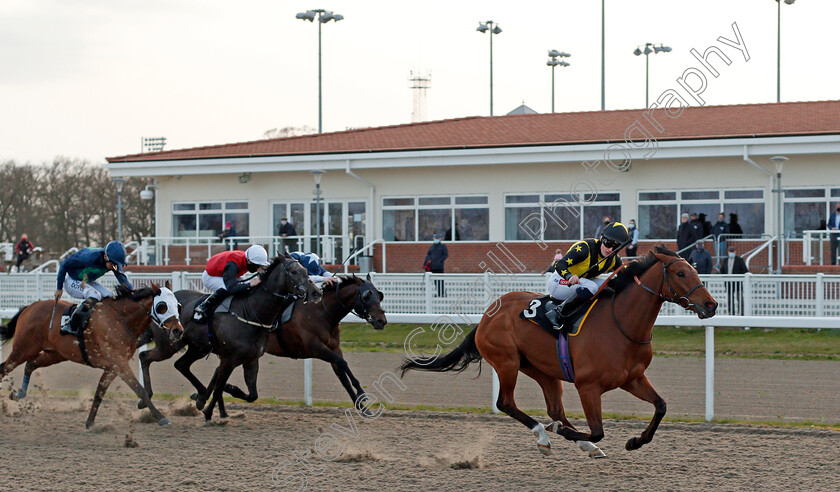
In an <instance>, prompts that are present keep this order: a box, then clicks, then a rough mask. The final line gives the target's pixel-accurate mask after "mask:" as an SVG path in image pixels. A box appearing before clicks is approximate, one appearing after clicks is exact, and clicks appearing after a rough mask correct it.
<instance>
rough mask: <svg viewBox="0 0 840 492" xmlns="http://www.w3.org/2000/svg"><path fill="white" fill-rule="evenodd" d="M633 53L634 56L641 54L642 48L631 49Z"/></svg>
mask: <svg viewBox="0 0 840 492" xmlns="http://www.w3.org/2000/svg"><path fill="white" fill-rule="evenodd" d="M633 54H634V55H636V56H639V55H641V54H642V50H640V49H639V48H636V49H635V50H633Z"/></svg>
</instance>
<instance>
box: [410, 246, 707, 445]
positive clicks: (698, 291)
mask: <svg viewBox="0 0 840 492" xmlns="http://www.w3.org/2000/svg"><path fill="white" fill-rule="evenodd" d="M656 265H660V266H661V268H658V267H656ZM537 295H538V294H535V293H529V292H511V293H508V294H505V295H504V296H502V297H501V298H500V299H498V300H497V302H496V304H494V305H492V306H491V307H490V308H489V309H488V310H487V311H486V312H485V313H484V316H482V318H481V321H480V322H479V324H478V327H477V328H476V329H475V330H473V331H472V332H470V333H469V334H468V335H467V337H466V339H465V340H464V341H463V342H462V343H461V345H460V346H459V347H458V348H456V349H455V350H453V351H452V352H450V353H449V354H446V355H444V356H441V357H437V358H435V357H428V358H421V359H417V360H406V361H405V362H404V363H403V364H402V374H403V375H405V373H406V371H408V370H411V369H415V370H426V371H437V372H445V371H456V372H461V371H464V370H465V369H466V368H467V366H468V365H469V364H470V363H472V362H475V361H479V360H481V359H482V358H483V359H486V360H487V362H488V363H489V364H490V365H491V366H493V368H494V369H495V370H496V372H497V373H498V375H499V382H500V385H501V388H500V393H499V397H498V399H497V401H496V406H497V407H498V408H499V409H500V410H502V411H503V412H505V413H506V414H508V415H510V416H511V417H513V418H514V419H516V420H518V421H519V422H522V423H523V424H524V425H525V426H526V427H528V428H529V429H531V431H532V432H533V433H534V434H535V435H536V436H537V438H538V440H537V446H538V448H539V450H540V451H541V452H543V453H544V454H549V453H550V451H551V443H550V441H549V439H548V435H547V434H546V432H545V431H546V428H545V427H544V426H543V424H541V423H539V422H537V421H536V420H534V419H533V418H531V417H529V416H528V415H526V414H525V413H523V412H522V411H520V410H519V409H518V408H517V407H516V403H515V402H514V398H513V390H514V387H515V386H516V377H517V374H518V373H519V371H522V372H523V373H525V374H526V375H528V376H530V377H531V378H533V379H534V380H535V381H537V383H539V385H540V387H541V388H542V390H543V395H544V396H545V401H546V406H547V407H548V415H549V417H551V419H552V420H553V422H552V423H551V424H549V426H548V429H549V430H554V431H556V432H557V433H558V434H560V435H561V436H563V437H565V438H566V439H568V440H571V441H578V444H579V445H580V446H581V449H584V450H585V451H590V456H593V457H595V456H599V455H594V454H593V453H592V451H595V450H597V447H595V446H593V445H591V444H589V443H595V442H598V441H600V440H601V439H602V438H603V437H604V428H603V425H602V421H601V395H602V394H604V393H605V392H607V391H610V390H612V389H615V388H621V389H623V390H625V391H627V392H628V393H630V394H632V395H633V396H635V397H637V398H639V399H642V400H644V401H647V402H649V403H652V404H653V406H654V408H655V413H654V416H653V419H652V420H651V422H650V424H649V425H648V426H647V428H646V429H645V430H644V432H642V434H641V436H640V437H633V438H631V439H630V440H628V441H627V444H626V446H625V448H626V449H627V450H634V449H638V448H640V447H641V446H642V445H644V444H647V443H649V442H651V440H652V439H653V435H654V433H655V432H656V428H657V427H658V426H659V422H660V421H661V420H662V417H664V416H665V409H666V407H665V400H663V399H662V397H660V396H659V395H658V394H657V393H656V390H654V388H653V386H652V385H651V383H650V381H648V378H647V376H645V370H646V369H647V367H648V365H649V364H650V361H651V358H652V357H653V349H652V348H651V344H650V341H651V338H652V333H653V324H654V322H655V320H656V317H657V315H658V314H659V311H660V308H661V307H662V304H663V303H664V302H665V301H668V302H673V303H676V304H679V305H680V306H682V307H683V308H685V309H690V310H692V311H694V312H695V313H697V315H698V316H699V317H700V318H701V319H702V318H709V317H712V316H714V314H715V310H716V309H717V303H716V302H715V300H714V298H712V296H711V295H710V294H709V292H708V291H707V290H706V288H705V287H703V284H702V283H701V282H700V279H699V277H698V276H697V272H696V271H695V270H694V268H692V267H691V265H689V264H688V262H687V261H685V260H684V259H682V258H680V257H679V256H677V255H676V254H675V253H673V252H671V251H668V250H667V249H665V248H664V247H663V246H662V245H658V246H657V247H656V248H655V249H654V251H653V252H652V253H650V254H649V255H648V256H647V257H646V258H645V259H643V260H641V261H634V262H630V263H629V264H627V265H624V266H623V267H622V268H621V269H620V271H619V272H618V273H617V275H616V276H615V277H614V278H613V279H612V280H610V281H609V283H608V288H607V289H605V291H604V292H603V293H601V294H599V296H598V299H599V300H598V302H596V304H595V305H594V306H593V307H592V308H591V309H590V311H589V313H588V315H587V318H586V322H585V325H584V326H583V327H582V328H581V331H580V332H579V333H578V334H577V336H574V337H569V352H570V353H571V359H572V366H573V369H574V378H573V379H574V384H575V387H576V388H577V391H578V393H579V395H580V401H581V404H582V406H583V411H584V413H585V415H586V421H587V423H588V424H589V429H590V432H589V433H585V432H579V431H578V430H577V429H575V428H574V427H573V426H572V424H571V423H569V421H568V419H567V418H566V415H565V412H564V410H563V403H562V394H563V388H562V385H561V379H562V377H563V374H562V371H561V366H560V362H559V361H558V355H557V351H556V350H555V345H556V342H555V340H554V338H553V337H552V336H551V335H550V334H548V333H547V332H546V331H545V330H543V329H542V328H541V327H539V326H537V325H536V324H534V323H531V322H530V321H528V320H525V319H521V318H520V317H519V313H521V312H522V311H523V310H525V309H527V308H528V307H529V303H530V302H531V301H532V300H533V299H534V298H535V297H536V296H537ZM587 444H589V446H590V447H589V448H587V447H586V445H587ZM593 448H594V449H593ZM598 452H600V450H598ZM603 456H604V455H603V453H601V454H600V457H603Z"/></svg>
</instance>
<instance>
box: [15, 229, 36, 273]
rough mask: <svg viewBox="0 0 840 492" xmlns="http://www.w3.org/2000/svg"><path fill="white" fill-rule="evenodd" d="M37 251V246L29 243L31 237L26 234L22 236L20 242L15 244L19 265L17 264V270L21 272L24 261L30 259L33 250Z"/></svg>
mask: <svg viewBox="0 0 840 492" xmlns="http://www.w3.org/2000/svg"><path fill="white" fill-rule="evenodd" d="M33 249H35V246H33V245H32V243H31V242H30V241H29V237H28V236H27V235H26V234H21V235H20V241H18V243H17V244H15V253H17V263H15V270H16V271H18V272H20V271H21V269H20V267H21V265H22V264H23V262H24V261H26V260H27V259H28V258H29V255H30V253H32V250H33Z"/></svg>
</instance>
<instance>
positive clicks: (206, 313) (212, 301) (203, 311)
mask: <svg viewBox="0 0 840 492" xmlns="http://www.w3.org/2000/svg"><path fill="white" fill-rule="evenodd" d="M227 296H228V291H227V290H225V289H219V290H217V291H216V292H213V293H212V294H210V297H208V298H207V299H205V300H204V302H202V303H201V304H199V305H198V306H196V307H195V310H194V311H193V320H194V321H197V322H199V323H207V318H208V317H210V316H213V312H214V311H216V308H217V307H219V304H221V303H222V301H223V300H224V298H225V297H227Z"/></svg>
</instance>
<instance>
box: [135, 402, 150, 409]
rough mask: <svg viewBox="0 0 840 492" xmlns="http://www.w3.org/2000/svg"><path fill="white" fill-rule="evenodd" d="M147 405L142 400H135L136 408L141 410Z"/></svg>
mask: <svg viewBox="0 0 840 492" xmlns="http://www.w3.org/2000/svg"><path fill="white" fill-rule="evenodd" d="M147 406H148V405H146V402H144V401H143V400H138V401H137V408H139V409H140V410H143V409H144V408H146V407H147Z"/></svg>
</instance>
